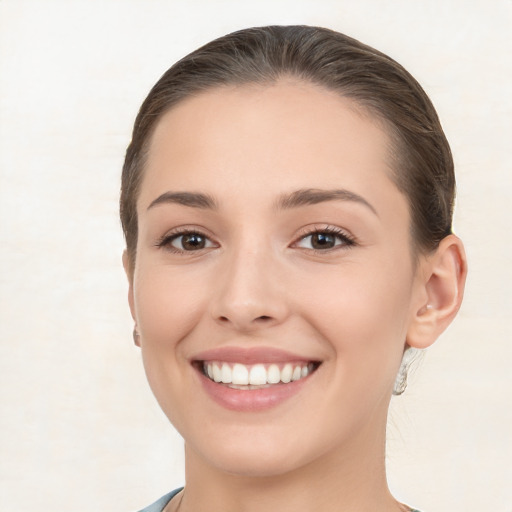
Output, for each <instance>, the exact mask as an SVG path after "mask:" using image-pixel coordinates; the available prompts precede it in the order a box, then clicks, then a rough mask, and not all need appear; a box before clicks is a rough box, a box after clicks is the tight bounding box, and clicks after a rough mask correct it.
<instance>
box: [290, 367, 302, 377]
mask: <svg viewBox="0 0 512 512" xmlns="http://www.w3.org/2000/svg"><path fill="white" fill-rule="evenodd" d="M301 371H302V368H301V367H300V366H296V367H295V368H294V369H293V373H292V380H299V379H300V374H301Z"/></svg>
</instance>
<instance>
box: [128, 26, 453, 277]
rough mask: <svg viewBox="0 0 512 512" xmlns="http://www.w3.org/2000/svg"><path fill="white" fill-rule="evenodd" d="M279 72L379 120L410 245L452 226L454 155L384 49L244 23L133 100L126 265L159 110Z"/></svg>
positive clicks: (425, 103) (423, 246)
mask: <svg viewBox="0 0 512 512" xmlns="http://www.w3.org/2000/svg"><path fill="white" fill-rule="evenodd" d="M283 76H292V77H296V78H298V79H301V80H305V81H308V82H311V83H314V84H318V85H320V86H322V87H324V88H327V89H329V90H332V91H335V92H338V93H339V94H340V95H342V96H344V97H347V98H351V99H353V100H354V101H355V103H356V104H358V105H359V106H361V107H363V108H364V109H366V110H367V111H368V112H369V113H370V114H372V115H373V116H376V117H377V118H378V119H380V120H381V121H383V122H384V124H385V125H386V127H387V128H388V132H389V135H390V137H391V140H392V146H393V147H392V156H393V159H394V176H393V179H394V181H395V183H396V185H397V187H398V188H399V189H400V190H401V191H402V192H403V193H404V194H405V196H406V197H407V198H408V201H409V205H410V211H411V218H412V222H411V231H412V239H413V242H414V245H415V247H416V248H417V249H419V250H421V251H430V250H433V249H435V248H436V247H437V245H438V244H439V242H440V241H441V240H442V239H443V238H444V237H445V236H446V235H448V234H449V233H450V232H451V222H452V211H453V201H454V195H455V177H454V172H453V160H452V156H451V152H450V147H449V145H448V141H447V140H446V137H445V135H444V133H443V130H442V128H441V124H440V122H439V119H438V116H437V114H436V111H435V109H434V106H433V105H432V103H431V101H430V100H429V98H428V96H427V95H426V93H425V91H424V90H423V89H422V88H421V86H420V85H419V84H418V82H417V81H416V80H415V79H414V78H413V77H412V76H411V75H410V74H409V73H408V72H407V71H406V70H405V69H404V68H403V67H402V66H401V65H400V64H398V63H397V62H395V61H394V60H393V59H391V58H390V57H388V56H387V55H384V54H383V53H381V52H379V51H377V50H374V49H373V48H371V47H369V46H366V45H364V44H362V43H360V42H359V41H357V40H355V39H352V38H350V37H348V36H346V35H344V34H340V33H338V32H334V31H332V30H329V29H325V28H318V27H308V26H270V27H260V28H250V29H246V30H241V31H238V32H234V33H232V34H228V35H226V36H224V37H221V38H219V39H216V40H214V41H212V42H210V43H208V44H206V45H205V46H203V47H201V48H199V49H198V50H196V51H194V52H192V53H191V54H189V55H187V56H186V57H184V58H183V59H181V60H180V61H178V62H177V63H176V64H174V65H173V66H172V67H171V68H170V69H169V70H168V71H167V72H166V73H165V74H164V75H163V76H162V77H161V78H160V80H158V82H157V83H156V84H155V86H154V87H153V88H152V89H151V91H150V93H149V95H148V96H147V98H146V99H145V101H144V103H143V104H142V106H141V108H140V111H139V113H138V115H137V118H136V120H135V126H134V129H133V135H132V141H131V143H130V145H129V146H128V149H127V152H126V158H125V162H124V166H123V174H122V185H121V200H120V206H121V208H120V212H121V222H122V226H123V231H124V235H125V238H126V246H127V250H128V256H129V261H130V263H131V265H132V268H133V265H134V262H135V255H136V247H137V230H138V227H137V210H136V203H137V197H138V193H139V188H140V184H141V181H142V176H143V170H144V162H145V158H146V154H147V151H148V147H149V142H150V139H151V136H152V133H153V131H154V129H155V127H156V125H157V124H158V122H159V120H160V119H161V117H162V116H163V114H164V113H165V112H167V111H168V110H169V109H171V108H172V107H173V106H174V105H176V104H177V103H178V102H179V101H181V100H183V99H185V98H188V97H190V96H192V95H195V94H198V93H200V92H202V91H205V90H208V89H212V88H214V87H220V86H223V85H241V84H247V83H258V84H271V83H274V82H276V81H277V80H278V79H279V78H281V77H283Z"/></svg>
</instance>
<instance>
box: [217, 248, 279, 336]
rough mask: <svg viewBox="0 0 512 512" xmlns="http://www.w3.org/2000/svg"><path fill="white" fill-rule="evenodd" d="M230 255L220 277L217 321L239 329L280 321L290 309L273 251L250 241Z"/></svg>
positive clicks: (233, 249)
mask: <svg viewBox="0 0 512 512" xmlns="http://www.w3.org/2000/svg"><path fill="white" fill-rule="evenodd" d="M228 253H229V254H227V257H226V258H225V260H224V262H223V265H224V268H223V271H222V272H221V273H220V274H219V288H218V294H216V300H215V301H214V305H213V315H214V318H215V319H216V320H217V321H219V322H221V323H224V324H229V325H230V326H232V327H234V328H237V329H240V330H251V329H254V328H257V327H259V326H262V325H269V324H276V323H279V322H281V321H282V320H283V319H284V317H285V316H286V312H287V306H286V300H285V297H284V294H283V287H282V283H281V282H280V281H279V268H278V267H279V263H278V261H277V258H276V257H275V255H273V254H272V250H271V248H270V247H269V246H268V245H267V244H265V243H263V242H261V240H260V241H259V242H258V241H256V240H254V239H249V240H245V241H244V240H241V241H239V243H238V244H237V245H236V247H233V248H232V249H231V250H230V251H228Z"/></svg>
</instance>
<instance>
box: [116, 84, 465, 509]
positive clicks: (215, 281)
mask: <svg viewBox="0 0 512 512" xmlns="http://www.w3.org/2000/svg"><path fill="white" fill-rule="evenodd" d="M388 148H389V139H388V137H387V135H386V133H385V132H384V131H383V129H382V127H381V125H379V124H378V123H377V122H376V121H374V120H373V119H372V118H371V117H370V116H368V115H366V114H365V113H363V112H361V111H359V110H358V109H357V108H356V106H355V105H354V104H353V103H351V102H350V101H349V100H347V99H344V98H342V97H340V96H339V95H337V94H334V93H332V92H329V91H326V90H324V89H322V88H320V87H318V86H314V85H311V84H307V83H301V82H297V81H292V80H282V81H281V82H279V83H277V84H275V85H272V86H256V85H254V86H241V87H226V88H222V89H214V90H211V91H208V92H205V93H202V94H201V95H198V96H196V97H194V98H190V99H187V100H185V101H183V102H182V103H180V104H179V105H177V106H176V107H174V108H173V109H172V110H171V111H170V112H168V113H167V114H166V115H165V116H164V117H163V118H162V119H161V120H160V122H159V123H158V125H157V128H156V131H155V133H154V135H153V138H152V141H151V145H150V150H149V158H148V161H147V165H146V168H145V176H144V179H143V183H142V187H141V191H140V196H139V198H138V203H137V208H138V219H139V240H138V245H137V260H136V262H135V264H134V265H133V262H129V261H128V259H127V256H126V254H125V261H124V263H125V268H126V269H127V273H128V277H129V281H130V290H129V302H130V306H131V311H132V315H133V318H134V320H135V322H136V326H137V329H138V331H139V333H140V341H139V343H140V347H141V350H142V355H143V361H144V365H145V369H146V373H147V376H148V380H149V383H150V385H151V388H152V390H153V392H154V394H155V396H156V398H157V400H158V401H159V403H160V406H161V407H162V409H163V410H164V412H165V413H166V415H167V416H168V418H169V419H170V421H171V422H172V423H173V424H174V425H175V427H176V428H177V429H178V431H179V432H180V433H181V435H182V436H183V438H184V439H185V453H186V480H187V487H186V492H185V493H184V494H183V496H182V500H173V501H172V502H171V503H170V504H169V506H168V508H167V510H175V509H176V508H177V507H178V505H179V506H180V511H181V512H192V511H195V512H198V511H206V510H208V511H209V512H215V511H219V512H220V511H223V512H230V511H233V512H234V511H244V512H251V511H253V510H254V511H256V510H259V511H261V510H267V509H272V510H273V509H277V510H282V511H288V510H289V511H292V510H293V511H302V510H304V511H306V510H308V511H311V510H322V511H326V512H328V511H331V510H332V511H334V510H336V511H340V510H343V511H347V512H348V511H358V512H364V511H368V512H369V511H375V510H379V511H392V510H393V511H395V512H396V511H397V510H404V508H403V506H401V505H400V504H398V503H397V502H396V501H395V500H394V498H393V497H392V496H391V494H390V493H389V491H388V487H387V483H386V477H385V465H384V453H385V429H386V418H387V410H388V405H389V401H390V398H391V392H392V388H393V383H394V380H395V376H396V374H397V371H398V368H399V365H400V361H401V357H402V354H403V351H404V347H405V345H406V343H408V344H409V345H411V346H416V347H420V348H424V347H426V346H428V345H430V344H431V343H432V342H433V341H434V340H435V339H436V337H437V336H438V335H439V334H440V332H442V330H443V329H444V328H445V327H446V326H447V325H448V324H449V322H450V321H451V319H452V318H453V316H454V315H455V313H456V311H457V309H458V307H459V305H460V301H461V298H462V290H463V285H464V278H465V258H464V252H463V248H462V244H461V243H460V241H459V240H458V239H457V238H456V237H455V236H450V237H447V238H446V239H445V240H444V241H443V242H442V243H441V245H440V246H439V249H438V250H437V251H435V252H434V253H432V254H429V255H420V256H419V257H415V256H417V255H414V254H413V251H412V241H411V239H410V215H409V210H408V204H407V200H406V198H405V197H404V196H403V195H402V193H401V192H400V191H399V190H398V189H397V187H396V186H395V185H394V183H393V181H392V180H391V178H390V176H391V170H392V165H393V164H392V162H391V160H390V158H389V150H388ZM305 189H306V190H310V189H315V190H322V191H324V190H333V189H335V190H340V189H343V190H346V191H349V192H350V193H351V194H357V196H358V197H359V198H362V200H354V199H353V197H351V196H349V197H347V196H346V195H345V197H343V198H341V199H340V198H336V199H332V198H331V199H330V200H322V201H320V202H317V203H316V204H303V205H294V206H293V207H290V206H289V205H288V207H286V205H283V204H281V206H280V207H279V206H276V205H277V204H278V203H279V201H281V202H282V199H283V197H288V198H289V197H290V194H293V193H294V192H296V191H299V190H305ZM167 192H193V193H202V194H206V195H208V197H210V198H212V199H213V200H214V202H215V206H216V207H215V208H205V207H197V206H190V205H184V204H178V203H176V202H171V201H163V200H160V202H157V203H156V204H153V205H152V203H154V201H155V200H156V199H157V198H159V197H161V196H162V194H165V193H167ZM365 203H367V204H365ZM150 205H152V206H150ZM180 229H181V230H183V229H186V230H189V231H190V230H192V231H194V232H199V233H201V234H202V235H203V236H204V237H206V238H205V239H204V240H206V243H205V246H204V247H203V248H200V249H198V250H194V249H193V248H192V249H190V246H185V248H184V246H183V245H182V243H183V241H184V239H183V238H180V236H179V234H180V231H179V230H180ZM326 229H330V230H332V229H334V230H337V231H338V232H339V234H335V235H332V236H333V239H332V240H334V241H335V246H334V247H332V248H327V249H316V250H315V249H314V248H313V245H312V241H314V239H312V237H311V234H312V233H314V232H325V230H326ZM171 235H173V236H174V238H172V237H171ZM165 237H167V238H166V239H165ZM163 238H164V239H165V240H166V241H165V245H163V246H162V244H161V241H162V239H163ZM347 238H348V239H350V240H352V242H351V243H348V242H347ZM185 241H186V240H185ZM159 244H160V245H159ZM187 249H188V250H187ZM427 305H429V307H428V308H427ZM224 346H230V347H233V346H234V347H257V346H259V347H273V348H279V349H283V350H288V351H291V352H293V353H296V354H300V355H301V356H304V357H307V358H309V359H310V360H315V361H321V363H322V364H321V365H320V367H319V368H318V370H317V371H316V372H314V373H313V374H312V375H311V377H310V378H308V381H307V383H306V384H305V385H304V386H303V388H302V389H301V391H300V392H299V393H298V394H297V395H294V396H293V397H291V398H290V399H288V400H286V401H285V402H283V403H281V404H279V405H278V406H276V407H273V408H270V409H268V410H264V411H258V412H254V411H249V412H239V411H232V410H228V409H225V408H224V407H221V406H220V405H219V404H217V403H216V402H214V401H213V400H212V399H211V398H210V397H209V396H208V395H207V394H206V393H205V392H204V391H203V390H202V386H201V385H200V382H199V381H200V376H199V374H198V372H197V371H196V369H194V368H193V366H192V365H191V363H190V361H191V359H193V357H194V355H195V354H198V353H199V352H201V351H204V350H208V349H212V348H217V347H224Z"/></svg>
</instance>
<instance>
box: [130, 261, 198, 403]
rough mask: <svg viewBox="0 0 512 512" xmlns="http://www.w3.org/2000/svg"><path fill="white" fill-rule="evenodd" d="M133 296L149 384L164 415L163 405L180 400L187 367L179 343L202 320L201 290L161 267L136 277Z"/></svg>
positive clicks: (194, 284) (191, 282)
mask: <svg viewBox="0 0 512 512" xmlns="http://www.w3.org/2000/svg"><path fill="white" fill-rule="evenodd" d="M201 290H202V291H201ZM134 295H135V311H136V318H137V324H138V328H139V331H140V335H141V352H142V358H143V363H144V368H145V371H146V375H147V378H148V382H149V384H150V386H151V388H152V390H153V393H154V394H155V396H156V398H157V400H158V401H159V402H160V405H161V406H162V408H163V409H164V411H169V410H171V409H172V408H169V407H168V404H166V402H169V403H171V402H173V401H175V400H179V399H180V396H183V389H184V387H185V383H184V382H185V378H186V375H185V372H186V369H187V368H188V363H186V360H185V356H184V355H183V352H182V343H181V342H182V340H184V339H185V338H186V337H187V335H188V334H189V333H190V332H191V331H192V330H193V329H194V328H195V326H196V325H197V323H198V321H199V319H200V318H201V315H202V311H203V310H204V307H203V306H204V301H205V296H204V295H205V291H204V287H202V286H199V285H198V284H196V282H195V281H194V280H193V279H192V280H190V279H189V280H187V279H184V278H181V279H180V277H179V275H172V273H171V272H169V271H168V270H166V269H165V268H163V267H162V268H160V269H158V268H156V269H153V270H151V271H144V272H143V273H142V272H141V273H139V274H138V275H137V276H136V279H135V282H134ZM183 363H186V364H183Z"/></svg>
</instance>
